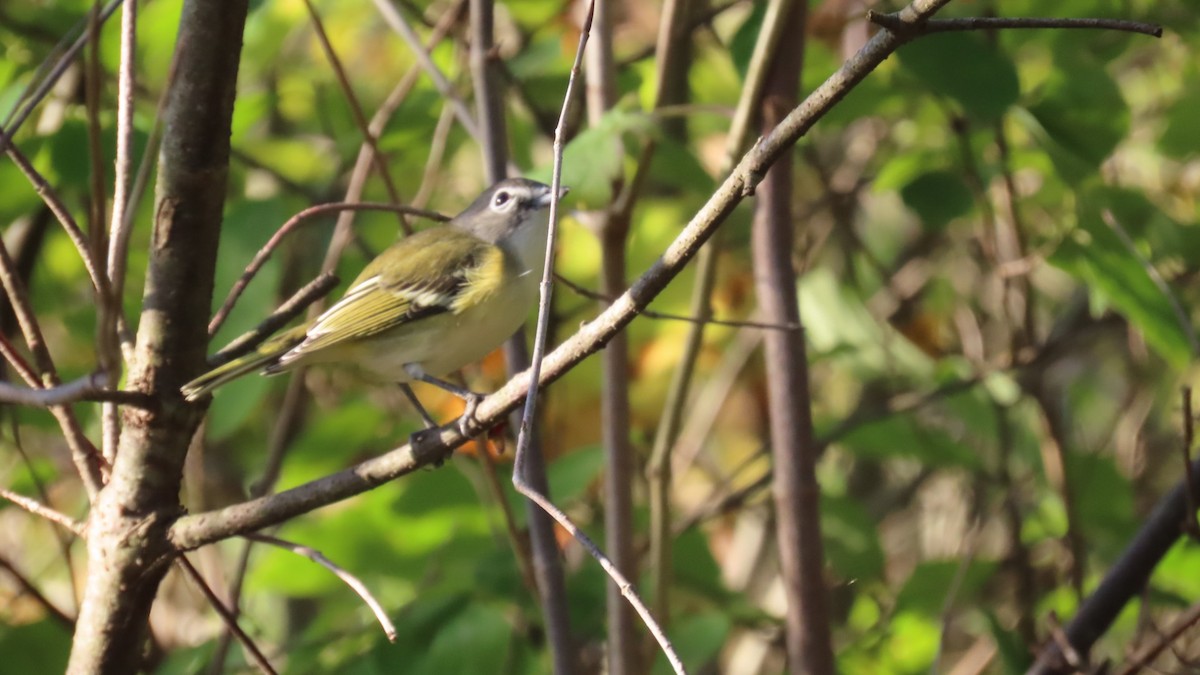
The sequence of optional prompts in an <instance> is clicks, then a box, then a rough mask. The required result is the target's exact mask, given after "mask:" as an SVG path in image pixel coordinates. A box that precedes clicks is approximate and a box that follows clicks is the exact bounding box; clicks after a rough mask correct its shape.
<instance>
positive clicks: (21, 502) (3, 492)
mask: <svg viewBox="0 0 1200 675" xmlns="http://www.w3.org/2000/svg"><path fill="white" fill-rule="evenodd" d="M0 497H3V498H5V499H7V500H8V501H10V502H12V503H13V504H16V505H17V506H19V507H21V508H22V509H25V510H26V511H28V512H30V513H32V514H33V515H35V516H40V517H42V518H45V519H46V520H48V521H50V522H52V523H54V524H56V525H60V526H62V527H63V528H65V529H67V530H68V531H70V532H71V533H72V534H74V535H75V536H77V537H80V538H84V537H85V536H86V535H87V527H86V526H84V524H83V523H80V522H78V521H76V520H75V519H74V518H72V517H70V516H68V515H66V514H65V513H60V512H58V511H55V510H54V509H52V508H50V507H49V506H46V505H45V504H42V503H41V502H39V501H37V500H36V499H30V498H29V497H26V496H25V495H21V494H17V493H16V492H13V491H11V490H9V489H7V488H2V487H0Z"/></svg>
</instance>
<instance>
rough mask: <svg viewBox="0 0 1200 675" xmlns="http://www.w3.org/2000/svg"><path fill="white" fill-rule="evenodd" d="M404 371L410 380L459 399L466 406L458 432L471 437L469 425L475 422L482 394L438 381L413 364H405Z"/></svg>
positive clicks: (460, 418)
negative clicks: (441, 390)
mask: <svg viewBox="0 0 1200 675" xmlns="http://www.w3.org/2000/svg"><path fill="white" fill-rule="evenodd" d="M404 370H405V372H407V373H408V376H409V377H411V378H412V379H414V380H420V381H421V382H425V383H427V384H432V385H433V386H435V387H438V388H439V389H443V390H445V391H448V392H450V393H451V394H454V395H455V396H457V397H459V398H461V399H462V400H463V402H465V403H466V404H467V408H466V410H464V411H463V414H462V416H461V417H459V418H458V431H459V433H461V434H462V435H463V436H468V437H469V436H470V435H471V434H470V431H471V423H472V422H474V421H475V409H476V408H478V407H479V402H480V401H482V400H483V394H477V393H475V392H473V391H471V390H470V389H463V388H462V387H460V386H458V385H456V384H453V383H450V382H447V381H445V380H440V379H438V378H436V377H434V376H432V375H429V374H427V373H426V372H425V371H424V370H422V368H421V366H418V365H417V364H415V363H408V364H405V365H404Z"/></svg>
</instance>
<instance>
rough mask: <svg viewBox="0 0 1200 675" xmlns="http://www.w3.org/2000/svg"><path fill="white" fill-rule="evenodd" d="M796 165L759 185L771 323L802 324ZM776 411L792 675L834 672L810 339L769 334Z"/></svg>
mask: <svg viewBox="0 0 1200 675" xmlns="http://www.w3.org/2000/svg"><path fill="white" fill-rule="evenodd" d="M806 5H807V2H806V0H800V1H799V2H795V3H793V4H792V7H791V8H790V9H789V10H788V12H787V17H788V18H787V19H785V24H786V25H787V26H788V29H787V30H786V31H785V32H786V33H787V34H789V35H792V36H795V37H793V38H791V39H788V40H784V41H782V42H781V43H780V45H779V49H778V51H777V52H776V53H775V58H774V59H773V60H772V63H771V67H770V70H769V71H768V74H767V82H766V88H765V91H764V96H763V119H762V125H763V129H764V131H767V130H769V129H771V128H773V127H774V126H775V125H776V124H777V123H779V121H780V120H781V119H782V118H783V115H784V113H785V112H786V111H787V110H788V109H789V108H791V107H792V106H793V105H795V100H796V96H797V93H798V90H799V87H800V72H801V70H802V69H803V68H802V66H803V62H804V40H803V38H802V36H803V35H804V23H805V15H806V9H807V7H806ZM792 167H793V162H792V158H791V157H790V156H786V155H785V156H784V157H782V158H781V161H779V162H776V163H775V165H774V166H772V167H771V169H770V171H769V172H768V173H767V176H766V179H765V180H763V183H762V185H761V186H759V193H758V196H759V199H758V204H757V208H756V210H755V214H754V224H753V227H752V230H751V247H752V252H753V258H754V287H755V293H756V294H757V296H758V304H759V308H760V309H759V311H760V312H761V314H762V316H763V318H764V319H765V320H766V321H768V322H775V323H798V322H799V321H800V310H799V300H798V298H797V295H796V271H795V269H793V267H792V247H793V245H794V243H795V241H794V239H795V232H794V229H795V225H794V223H793V222H792V183H793V181H792V175H793V170H792ZM763 342H764V345H763V346H764V359H765V361H766V377H767V398H768V400H767V405H768V408H769V412H770V431H771V456H772V463H773V470H774V474H773V475H774V480H773V485H772V493H773V496H774V500H775V526H776V528H775V532H776V535H775V537H776V540H777V544H778V546H779V567H780V573H781V574H782V576H783V584H784V589H785V593H786V596H787V615H786V622H785V625H786V628H787V653H788V665H789V670H790V672H792V673H809V674H813V675H824V674H825V673H832V672H834V664H833V648H832V646H831V642H830V631H829V615H828V611H827V609H826V605H827V600H826V589H825V583H824V568H825V554H824V546H823V545H822V542H821V519H820V511H819V503H818V502H819V498H820V487H819V486H818V485H817V476H816V464H817V457H818V456H819V455H820V450H819V448H818V446H817V444H816V442H815V439H814V438H813V428H812V399H811V396H810V392H809V389H808V355H807V353H806V349H805V343H804V331H803V330H800V331H796V332H783V331H769V332H768V333H767V334H766V335H764V336H763Z"/></svg>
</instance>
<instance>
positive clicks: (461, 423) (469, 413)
mask: <svg viewBox="0 0 1200 675" xmlns="http://www.w3.org/2000/svg"><path fill="white" fill-rule="evenodd" d="M463 400H464V401H466V404H467V407H466V409H464V410H463V414H462V415H460V416H459V418H458V433H460V434H462V435H463V437H465V438H470V437H471V428H472V427H474V426H475V409H476V408H478V407H479V402H480V401H482V400H483V395H481V394H476V393H472V394H471V395H470V396H468V397H464V399H463Z"/></svg>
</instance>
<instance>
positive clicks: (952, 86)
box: [899, 33, 1020, 122]
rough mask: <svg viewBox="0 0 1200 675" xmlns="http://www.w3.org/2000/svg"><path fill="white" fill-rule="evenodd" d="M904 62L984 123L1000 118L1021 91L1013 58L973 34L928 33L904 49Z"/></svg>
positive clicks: (902, 60) (941, 92)
mask: <svg viewBox="0 0 1200 675" xmlns="http://www.w3.org/2000/svg"><path fill="white" fill-rule="evenodd" d="M899 56H900V63H901V64H902V65H903V66H904V67H905V68H907V69H908V70H909V71H911V72H912V73H914V74H915V75H916V76H917V77H919V78H920V79H921V81H923V82H924V83H925V84H926V85H928V86H929V88H930V89H932V90H933V91H935V92H937V93H939V94H942V95H945V96H949V97H950V98H952V99H954V100H955V101H958V103H959V104H960V105H962V107H963V110H964V111H965V112H966V114H967V115H968V116H970V117H972V118H974V119H976V120H979V121H981V122H990V121H993V120H996V119H999V117H1000V115H1002V114H1003V113H1004V111H1005V110H1007V109H1008V107H1009V106H1011V105H1012V104H1013V103H1016V101H1017V96H1018V94H1020V83H1019V82H1018V80H1017V70H1016V67H1015V66H1013V63H1012V61H1011V60H1010V59H1009V58H1008V57H1007V56H1006V55H1004V54H1002V53H1001V52H999V51H998V50H997V49H996V47H995V46H993V45H991V44H988V43H987V41H985V40H984V39H983V37H982V36H979V35H976V34H972V33H941V34H936V35H927V36H925V37H923V38H921V39H920V40H915V41H913V42H910V43H908V44H906V45H905V46H903V47H901V48H900V51H899Z"/></svg>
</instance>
